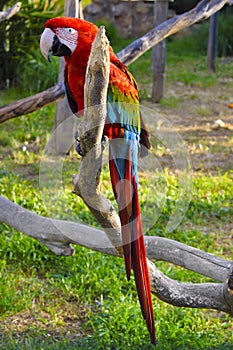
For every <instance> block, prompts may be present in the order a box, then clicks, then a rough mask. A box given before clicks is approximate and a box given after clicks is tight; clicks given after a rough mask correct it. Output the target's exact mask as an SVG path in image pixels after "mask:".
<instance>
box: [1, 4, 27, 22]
mask: <svg viewBox="0 0 233 350" xmlns="http://www.w3.org/2000/svg"><path fill="white" fill-rule="evenodd" d="M21 5H22V3H21V2H17V3H16V4H15V5H13V6H12V7H10V8H8V9H7V10H6V11H0V22H3V21H6V20H7V19H10V18H11V17H12V16H14V15H15V14H16V13H17V12H19V10H20V8H21Z"/></svg>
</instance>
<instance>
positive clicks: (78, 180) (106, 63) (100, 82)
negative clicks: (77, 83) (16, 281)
mask: <svg viewBox="0 0 233 350" xmlns="http://www.w3.org/2000/svg"><path fill="white" fill-rule="evenodd" d="M109 72H110V57H109V42H108V40H107V38H106V36H105V30H104V28H103V27H100V29H99V31H98V34H97V36H96V38H95V41H94V43H93V44H92V50H91V54H90V58H89V63H88V67H87V73H86V78H85V88H84V100H85V101H84V102H85V112H84V116H83V118H82V122H81V123H80V126H79V130H78V133H79V140H80V152H81V154H83V155H84V157H83V158H82V162H81V165H80V169H79V174H78V175H75V176H74V177H73V184H74V193H75V194H77V195H78V196H80V197H81V198H82V199H83V200H84V202H85V204H86V205H87V207H88V208H89V209H90V211H91V212H92V214H93V215H94V216H95V218H96V219H97V220H98V222H99V223H100V225H101V226H102V227H103V228H104V229H105V232H106V233H107V235H108V237H109V239H110V240H111V242H113V244H114V246H115V247H117V248H116V249H119V251H121V248H120V247H121V239H120V235H119V232H120V227H121V226H120V220H119V217H118V215H117V214H116V212H115V210H114V208H113V205H112V204H111V203H110V202H109V201H108V200H107V199H106V198H105V197H104V196H103V194H102V193H101V192H100V190H99V175H100V173H101V167H102V152H103V143H102V135H103V128H104V124H105V118H106V100H107V87H108V81H109Z"/></svg>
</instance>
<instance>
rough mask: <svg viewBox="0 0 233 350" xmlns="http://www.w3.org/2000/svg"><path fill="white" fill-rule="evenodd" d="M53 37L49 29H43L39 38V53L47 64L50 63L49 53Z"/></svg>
mask: <svg viewBox="0 0 233 350" xmlns="http://www.w3.org/2000/svg"><path fill="white" fill-rule="evenodd" d="M54 36H55V34H54V32H53V31H52V30H51V29H50V28H45V30H44V31H43V33H42V35H41V38H40V51H41V53H42V55H43V56H44V57H45V59H46V60H48V61H49V62H50V61H51V59H50V53H51V52H52V47H53V41H54Z"/></svg>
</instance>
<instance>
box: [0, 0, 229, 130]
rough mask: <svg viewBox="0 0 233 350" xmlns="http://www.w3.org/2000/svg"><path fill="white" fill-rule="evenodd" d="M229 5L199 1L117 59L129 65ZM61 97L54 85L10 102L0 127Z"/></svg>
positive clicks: (222, 0)
mask: <svg viewBox="0 0 233 350" xmlns="http://www.w3.org/2000/svg"><path fill="white" fill-rule="evenodd" d="M228 1H229V0H202V1H201V2H200V3H199V4H198V5H197V6H196V7H195V8H193V9H192V10H191V11H188V12H186V13H184V14H182V15H179V16H174V17H173V18H171V19H169V20H167V21H165V22H163V23H161V24H160V25H159V26H157V27H155V28H154V29H152V30H151V31H150V32H149V33H147V34H145V35H144V36H142V37H141V38H139V39H137V40H135V41H134V42H132V43H131V44H130V45H129V46H127V47H126V48H125V49H123V50H122V51H120V52H119V53H118V54H117V56H118V58H119V59H120V60H121V61H122V62H123V63H124V64H126V65H129V64H130V63H132V62H134V61H135V60H136V59H138V57H140V56H141V55H142V54H143V53H145V52H146V51H147V50H149V49H150V48H151V47H152V46H154V45H156V44H157V43H158V42H160V41H161V40H163V39H164V38H167V37H168V36H170V35H172V34H175V33H177V32H178V31H180V30H182V29H184V28H186V27H188V26H191V25H193V24H194V23H197V22H199V21H201V20H204V19H207V18H208V17H210V16H211V15H213V14H214V13H215V12H217V11H219V10H220V9H221V8H222V7H223V6H224V5H225V4H227V3H228ZM53 89H54V90H53ZM47 94H48V96H47ZM64 97H65V91H64V87H63V86H62V85H56V86H55V87H53V88H50V89H48V90H46V91H43V92H41V93H39V94H36V95H33V96H31V97H27V98H26V99H22V100H20V101H18V102H13V103H12V104H9V105H6V106H2V107H0V123H2V122H4V121H6V120H8V119H11V118H15V117H18V116H20V115H23V114H28V113H31V112H34V111H36V110H37V109H40V108H42V107H44V106H46V105H47V104H49V103H53V102H55V101H58V100H59V99H61V98H64ZM37 99H38V100H39V101H40V103H39V104H38V103H36V101H37ZM30 100H32V101H30ZM18 103H19V105H18ZM24 104H25V107H24ZM29 106H30V107H29Z"/></svg>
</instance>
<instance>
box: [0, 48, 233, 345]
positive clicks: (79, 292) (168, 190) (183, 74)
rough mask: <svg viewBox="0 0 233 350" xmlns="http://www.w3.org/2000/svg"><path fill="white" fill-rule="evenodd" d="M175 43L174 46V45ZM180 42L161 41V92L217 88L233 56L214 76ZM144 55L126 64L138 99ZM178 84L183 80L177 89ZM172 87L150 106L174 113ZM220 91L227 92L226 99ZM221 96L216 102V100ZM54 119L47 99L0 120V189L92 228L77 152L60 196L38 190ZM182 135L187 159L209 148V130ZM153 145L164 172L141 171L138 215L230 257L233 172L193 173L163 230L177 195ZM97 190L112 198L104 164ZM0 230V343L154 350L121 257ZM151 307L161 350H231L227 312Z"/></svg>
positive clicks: (155, 228) (67, 164) (179, 274)
mask: <svg viewBox="0 0 233 350" xmlns="http://www.w3.org/2000/svg"><path fill="white" fill-rule="evenodd" d="M124 44H125V43H123V44H122V45H124ZM176 45H178V46H179V50H178V49H177V50H175V47H176ZM181 45H182V43H180V42H179V43H176V42H175V41H172V42H171V43H169V45H168V60H167V63H168V64H167V90H168V91H170V90H169V89H176V88H177V89H178V90H179V89H182V92H183V94H185V93H186V90H188V89H189V88H190V86H191V88H192V92H191V96H192V98H191V100H189V99H188V102H189V103H190V104H191V103H195V101H196V99H197V98H200V89H202V91H204V92H205V91H206V90H207V89H209V90H211V89H215V86H216V87H217V89H219V88H220V86H221V85H219V84H220V83H219V81H220V80H224V79H226V78H228V77H229V74H230V73H229V72H230V71H231V68H232V62H229V63H227V65H219V67H218V73H217V75H214V76H211V77H209V73H208V72H207V71H206V69H205V62H206V60H205V57H203V56H200V55H194V54H192V53H190V52H187V50H186V51H185V50H184V47H183V48H182V50H183V51H182V52H183V55H182V56H181V55H180V54H179V53H180V47H182V46H181ZM185 45H186V44H185ZM119 49H120V48H119ZM150 55H151V53H150V52H149V53H146V54H145V55H144V56H143V57H142V59H140V60H139V61H137V62H135V63H134V64H132V69H131V70H132V72H133V73H134V75H135V76H136V78H137V80H138V81H139V82H140V85H141V86H142V89H144V90H145V92H146V93H145V94H144V96H145V97H146V96H148V95H149V88H150V84H151V81H150V76H151V75H150V61H149V59H150ZM177 62H179V64H178V63H177ZM193 67H195V69H193ZM177 82H180V83H181V85H179V86H178V87H177V85H176V83H177ZM229 84H231V83H229ZM229 86H231V85H229ZM176 91H177V90H176ZM215 91H216V90H214V92H215ZM176 94H177V95H174V96H173V97H170V94H169V93H168V96H167V97H166V98H165V99H164V100H163V101H161V104H160V105H159V106H156V108H157V109H158V108H159V109H160V111H162V113H168V115H170V113H171V111H172V113H173V112H174V113H175V111H176V112H177V113H178V114H179V115H180V114H181V113H182V110H183V107H184V105H183V102H182V101H181V98H180V96H179V92H176ZM21 97H22V96H21V94H20V92H19V91H17V90H14V91H12V90H10V91H7V92H5V93H4V92H1V100H2V101H3V102H4V103H9V102H10V100H14V99H16V98H21ZM227 98H228V95H227V91H226V95H225V97H224V99H227ZM219 99H220V101H221V97H219ZM145 102H146V103H149V102H148V101H145ZM203 102H204V98H203ZM199 107H200V106H199ZM191 108H192V111H194V113H198V110H195V108H194V109H193V107H191ZM207 112H208V113H207ZM199 114H201V115H199V117H200V118H207V117H208V116H209V111H206V110H205V106H203V109H199ZM53 116H54V106H49V107H46V108H45V109H43V110H40V111H38V112H36V113H33V114H31V115H29V116H24V117H20V118H16V119H14V120H10V121H8V122H6V123H4V124H2V125H1V133H0V193H1V194H2V195H3V196H5V197H7V198H9V199H10V200H12V201H14V202H16V203H18V204H20V205H22V206H23V207H25V208H27V209H30V210H33V211H35V212H37V213H38V214H40V215H47V216H53V217H63V218H65V219H70V218H71V219H74V220H79V221H82V222H84V223H88V224H91V225H95V226H97V223H96V222H95V220H94V219H93V218H92V216H91V215H90V213H89V212H88V211H87V209H86V207H85V205H84V204H83V203H82V202H81V201H80V200H78V199H77V198H76V197H74V196H73V195H72V193H71V191H72V185H71V175H72V173H75V172H76V171H77V157H76V155H75V153H74V152H71V153H70V155H69V156H68V157H67V158H66V160H65V161H64V164H63V173H62V179H63V183H62V186H61V192H60V194H59V195H60V196H59V200H57V199H56V202H54V196H52V194H53V193H52V192H51V188H47V194H48V196H46V191H45V190H44V191H42V190H41V187H40V184H39V168H40V161H41V159H42V157H43V149H44V147H45V144H46V142H47V141H48V139H49V136H50V132H51V130H52V125H53ZM185 121H186V120H185ZM181 124H182V123H181ZM149 126H150V127H152V125H149ZM181 126H182V125H181ZM180 132H181V131H180ZM225 133H226V134H225V136H224V139H222V138H220V139H218V138H216V140H215V143H214V144H212V146H211V152H215V153H214V154H216V155H217V154H218V152H220V150H221V149H222V148H223V147H222V143H219V142H223V140H224V149H226V148H227V147H229V144H230V145H231V147H232V143H231V142H232V136H231V135H230V132H229V133H227V131H225ZM182 135H183V134H182ZM215 136H216V135H215ZM184 137H185V135H184ZM200 138H201V140H200ZM202 138H203V139H204V140H202ZM186 141H187V145H188V148H189V150H190V153H191V155H192V157H194V156H195V155H196V154H197V150H198V149H199V148H198V147H199V146H198V145H199V144H200V142H202V143H203V145H204V146H205V147H204V151H203V152H205V151H206V152H207V151H209V140H208V138H207V137H206V134H204V136H202V135H199V134H197V133H196V132H193V131H192V133H191V136H190V137H187V138H186ZM204 141H205V142H204ZM153 152H154V154H155V155H156V156H157V157H158V158H157V159H159V161H160V162H161V163H160V164H161V167H162V175H161V176H160V177H159V175H156V174H155V175H156V176H154V178H153V176H152V175H153V174H150V173H147V172H145V173H144V174H141V188H140V198H141V204H142V217H144V218H146V219H147V218H148V220H149V226H150V234H156V235H160V236H164V237H169V238H173V239H176V240H178V241H181V242H184V243H186V244H189V245H192V246H194V247H198V248H200V249H203V250H205V251H208V252H211V253H214V254H216V255H218V256H223V257H224V258H226V259H229V260H230V259H232V256H233V248H232V217H233V209H232V208H233V205H232V204H233V203H232V192H233V181H232V180H233V172H232V171H231V170H228V171H225V170H221V169H219V170H218V171H217V172H216V171H211V170H208V171H205V169H204V168H203V169H201V170H200V171H198V172H197V171H194V174H193V190H192V198H191V202H190V205H189V208H188V210H187V213H186V215H185V217H184V218H183V221H182V223H181V224H180V225H179V226H178V228H177V229H176V230H175V231H173V232H171V233H168V232H166V229H165V228H166V225H167V223H168V221H169V218H170V216H171V213H172V211H173V209H174V207H175V203H176V199H177V197H178V191H179V184H178V177H177V174H176V172H175V171H173V170H172V169H171V168H169V165H168V164H167V163H166V162H165V163H163V160H166V157H168V155H167V154H166V150H165V149H164V148H163V147H162V146H159V145H157V146H156V145H154V150H153ZM192 152H193V153H194V154H193V153H192ZM224 152H225V151H224ZM198 155H199V154H198ZM228 157H229V153H228ZM201 161H202V160H201ZM203 162H204V160H203ZM102 187H103V190H104V192H105V194H106V195H107V196H108V197H109V198H110V199H111V200H112V199H113V195H112V192H111V190H110V184H109V174H108V169H107V167H106V166H105V167H104V170H103V173H102ZM45 198H46V200H45ZM51 198H52V200H51ZM54 203H57V205H55V204H54ZM155 203H157V207H158V217H156V218H154V217H153V215H154V212H155ZM50 206H51V207H50ZM51 209H52V210H51ZM151 217H152V221H150V220H151ZM153 220H154V221H153ZM0 229H1V232H2V235H1V236H0V320H1V322H0V347H1V349H3V350H5V349H7V350H9V349H11V350H14V349H15V350H16V349H17V350H18V349H24V350H31V349H33V350H37V349H38V350H39V349H40V350H42V349H43V350H48V349H53V350H55V349H59V350H61V349H64V350H71V349H83V350H84V349H111V350H113V349H145V350H146V349H152V348H153V347H152V346H151V345H150V342H149V336H148V333H147V331H146V327H145V324H144V322H143V320H142V317H141V313H140V308H139V305H138V301H137V296H136V292H135V287H134V281H133V278H132V280H131V281H130V283H128V282H127V280H126V277H125V270H124V264H123V261H122V260H121V259H119V258H115V257H111V256H107V255H102V254H100V253H98V252H94V251H91V250H88V249H86V248H82V247H76V254H75V256H74V257H59V256H55V255H54V254H52V253H51V252H50V251H48V249H47V248H45V247H44V246H43V245H42V244H40V243H39V242H36V241H35V240H33V239H31V238H29V237H27V236H25V235H23V234H22V233H20V232H18V231H16V230H15V229H13V228H11V227H9V226H7V225H5V224H3V223H1V224H0ZM157 264H158V267H159V268H160V269H161V270H162V271H163V272H164V273H166V274H167V275H168V276H170V277H172V278H175V279H177V280H180V281H190V282H194V281H195V282H204V281H208V279H207V278H204V277H202V276H200V275H198V274H197V273H192V272H190V271H187V270H185V269H182V268H176V267H174V266H171V265H170V264H167V263H162V262H158V263H157ZM154 310H155V319H156V327H157V337H158V345H157V349H158V350H162V349H166V350H167V349H168V350H173V349H179V350H182V349H203V350H204V349H205V350H210V349H211V350H213V349H215V350H217V349H223V350H227V349H229V350H230V349H232V347H233V333H232V319H231V318H230V316H228V315H226V314H224V313H220V312H217V311H210V310H195V309H186V308H178V307H173V306H171V305H168V304H165V303H163V302H162V301H159V300H157V299H156V298H154Z"/></svg>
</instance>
